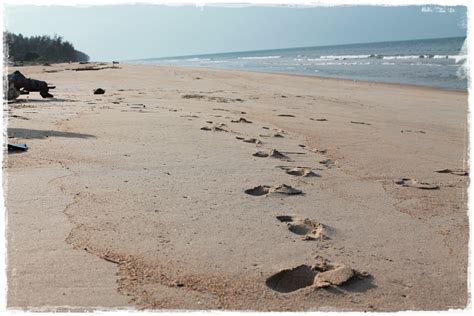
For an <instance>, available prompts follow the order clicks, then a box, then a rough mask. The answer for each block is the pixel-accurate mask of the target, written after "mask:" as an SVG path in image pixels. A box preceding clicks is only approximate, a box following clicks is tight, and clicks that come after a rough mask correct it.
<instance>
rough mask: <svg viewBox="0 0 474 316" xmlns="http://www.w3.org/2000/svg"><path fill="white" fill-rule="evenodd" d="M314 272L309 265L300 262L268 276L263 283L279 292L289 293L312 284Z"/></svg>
mask: <svg viewBox="0 0 474 316" xmlns="http://www.w3.org/2000/svg"><path fill="white" fill-rule="evenodd" d="M315 276H316V272H315V271H314V270H313V268H312V267H311V266H308V265H306V264H302V265H300V266H297V267H296V268H292V269H285V270H282V271H280V272H278V273H277V274H274V275H272V276H271V277H269V278H268V279H267V280H266V282H265V284H266V286H267V287H269V288H270V289H272V290H274V291H277V292H280V293H290V292H294V291H296V290H299V289H302V288H305V287H308V286H311V285H313V283H314V278H315Z"/></svg>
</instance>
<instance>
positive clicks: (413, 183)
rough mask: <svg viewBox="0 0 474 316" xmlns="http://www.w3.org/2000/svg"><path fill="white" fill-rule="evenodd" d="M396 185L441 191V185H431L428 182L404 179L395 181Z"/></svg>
mask: <svg viewBox="0 0 474 316" xmlns="http://www.w3.org/2000/svg"><path fill="white" fill-rule="evenodd" d="M395 183H396V184H398V185H401V186H402V187H411V188H417V189H422V190H439V185H436V184H430V183H426V182H418V181H417V180H413V179H408V178H402V179H400V180H397V181H395Z"/></svg>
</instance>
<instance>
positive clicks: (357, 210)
mask: <svg viewBox="0 0 474 316" xmlns="http://www.w3.org/2000/svg"><path fill="white" fill-rule="evenodd" d="M84 66H86V65H84ZM84 66H83V65H81V66H80V67H84ZM119 66H120V67H119V68H118V69H102V70H98V71H73V70H71V69H73V68H76V67H79V65H77V64H63V65H55V66H51V67H44V66H35V67H21V68H19V70H20V71H22V72H23V73H24V74H25V75H27V76H28V77H32V78H36V79H42V80H46V81H48V82H50V83H52V84H55V85H56V86H57V88H56V90H54V91H53V94H54V95H55V98H54V99H41V97H40V96H39V94H37V93H32V94H30V95H29V96H24V95H23V96H21V97H20V98H19V99H18V100H17V101H16V102H14V103H10V104H9V109H8V111H7V112H4V113H5V116H7V114H8V117H9V119H8V137H9V139H8V140H9V142H11V143H26V144H27V145H28V146H29V150H28V151H27V152H24V153H18V154H8V155H6V156H5V157H6V160H5V161H4V166H5V169H4V173H5V175H6V183H5V194H6V202H7V205H6V207H7V221H8V227H7V241H8V246H7V254H8V260H7V280H8V295H7V306H8V307H9V308H14V309H32V310H41V309H48V310H51V309H78V310H81V309H97V308H103V309H110V308H130V309H149V308H159V309H226V310H236V309H238V310H242V309H243V310H293V311H296V310H298V311H299V310H354V311H366V310H367V311H371V310H376V311H395V310H438V309H443V310H445V309H449V308H463V307H465V306H466V304H467V300H468V292H467V261H468V233H469V229H468V228H469V227H468V225H469V224H468V216H467V204H466V203H467V185H468V181H469V177H468V176H463V175H459V172H458V173H449V172H444V173H437V172H436V171H438V170H443V169H451V170H457V169H463V170H466V169H467V167H468V166H467V165H466V162H465V161H466V159H467V142H468V137H467V136H468V135H467V94H466V93H463V92H450V91H444V90H437V89H430V88H422V87H414V86H402V85H385V84H376V83H366V82H353V81H343V80H333V79H321V78H309V77H297V76H288V75H276V74H259V73H245V72H236V71H235V72H232V71H222V70H205V69H186V68H168V67H158V66H143V65H119ZM15 69H16V68H11V69H9V71H10V72H11V71H13V70H15ZM99 87H100V88H103V89H105V90H106V92H105V94H104V95H94V94H93V93H92V91H93V89H95V88H99ZM232 121H234V122H232ZM257 152H259V153H258V154H257ZM298 167H299V168H298ZM461 174H462V173H461Z"/></svg>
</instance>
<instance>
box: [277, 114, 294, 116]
mask: <svg viewBox="0 0 474 316" xmlns="http://www.w3.org/2000/svg"><path fill="white" fill-rule="evenodd" d="M278 116H281V117H295V116H294V115H293V114H278Z"/></svg>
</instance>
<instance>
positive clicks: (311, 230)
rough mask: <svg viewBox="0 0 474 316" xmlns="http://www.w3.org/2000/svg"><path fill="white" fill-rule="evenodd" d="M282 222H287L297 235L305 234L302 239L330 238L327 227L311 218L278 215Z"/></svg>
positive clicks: (291, 230) (289, 228) (290, 229)
mask: <svg viewBox="0 0 474 316" xmlns="http://www.w3.org/2000/svg"><path fill="white" fill-rule="evenodd" d="M276 218H277V219H278V220H279V221H280V222H282V223H286V224H287V226H288V230H289V231H290V232H292V233H294V234H296V235H300V236H303V237H301V239H302V240H325V239H330V238H329V236H328V232H327V229H326V227H325V226H324V225H323V224H321V223H318V222H316V221H313V220H311V219H309V218H298V217H294V216H289V215H281V216H277V217H276Z"/></svg>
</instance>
